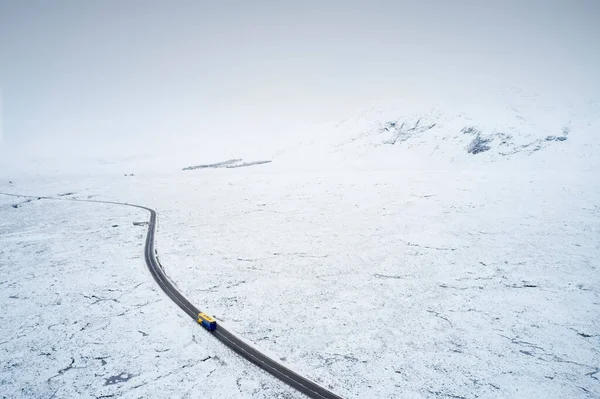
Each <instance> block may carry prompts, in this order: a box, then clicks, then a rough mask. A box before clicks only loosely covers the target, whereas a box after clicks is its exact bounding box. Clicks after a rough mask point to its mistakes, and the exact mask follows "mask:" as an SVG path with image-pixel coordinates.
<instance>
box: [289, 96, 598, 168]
mask: <svg viewBox="0 0 600 399" xmlns="http://www.w3.org/2000/svg"><path fill="white" fill-rule="evenodd" d="M503 100H506V98H504V97H502V98H501V99H500V101H496V102H492V103H476V104H469V103H461V102H456V103H455V104H453V105H452V106H448V105H439V106H435V107H431V108H426V107H422V106H420V105H417V104H411V103H409V102H406V101H405V102H403V103H402V104H400V105H397V106H393V107H383V108H370V109H367V110H363V111H359V112H357V113H356V114H354V115H353V116H351V117H348V118H347V119H345V120H343V121H341V122H338V123H335V124H331V125H328V126H321V127H319V129H316V130H315V131H313V132H310V133H309V134H308V136H309V137H310V138H309V139H306V140H302V141H301V142H299V143H298V146H297V147H294V148H289V149H288V151H285V152H283V153H282V155H281V158H283V159H282V161H289V159H294V160H295V161H302V160H307V159H311V158H312V157H314V158H316V159H318V160H320V161H321V162H323V163H331V162H333V163H335V162H340V161H342V162H349V163H357V162H358V163H359V164H361V165H369V164H370V165H372V166H375V165H379V166H385V167H389V168H392V169H393V168H400V169H404V168H409V169H412V168H425V169H427V168H431V167H434V168H439V167H455V166H460V165H462V166H474V165H481V164H489V163H496V162H500V163H503V164H505V165H509V164H512V163H520V162H523V159H527V158H528V157H531V159H529V160H526V161H525V162H534V163H537V164H539V165H542V164H546V163H548V162H550V163H552V162H553V161H554V160H556V161H558V159H560V165H554V166H555V167H564V166H565V162H567V163H569V164H571V165H572V166H577V167H592V166H594V165H598V162H599V157H598V155H599V154H600V151H599V150H600V146H599V145H598V137H599V136H598V135H599V134H600V102H598V101H586V102H582V103H581V104H579V105H566V104H556V103H555V104H551V103H544V102H543V101H542V99H541V98H535V97H532V98H531V97H525V98H521V97H515V96H514V95H513V96H512V97H511V99H510V101H503ZM285 158H288V159H285ZM557 158H558V159H557ZM510 161H513V162H510Z"/></svg>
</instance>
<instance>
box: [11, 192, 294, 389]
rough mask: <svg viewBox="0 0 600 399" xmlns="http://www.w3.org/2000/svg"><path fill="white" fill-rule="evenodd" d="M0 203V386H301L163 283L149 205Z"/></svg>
mask: <svg viewBox="0 0 600 399" xmlns="http://www.w3.org/2000/svg"><path fill="white" fill-rule="evenodd" d="M16 203H19V204H20V206H19V207H13V206H12V205H13V204H16ZM0 215H1V218H0V242H1V244H2V245H1V246H0V270H1V279H0V287H1V298H2V300H1V302H0V337H2V338H0V397H2V398H33V397H37V398H50V397H52V398H74V397H77V398H109V397H123V398H140V397H181V398H186V397H188V398H193V397H198V395H199V385H201V386H202V391H205V390H208V391H209V392H211V393H210V394H209V395H206V396H205V397H214V398H217V397H223V398H226V397H265V398H266V397H288V398H295V397H300V396H299V395H297V394H296V393H294V392H293V391H292V390H290V389H289V388H287V387H286V386H284V385H283V384H281V383H279V382H278V381H276V380H274V379H273V378H271V377H270V376H268V375H267V374H265V373H262V372H261V371H258V370H257V369H256V368H255V367H254V366H251V365H249V364H247V363H246V362H244V361H242V360H240V359H238V357H237V356H235V355H233V354H232V353H231V352H230V351H229V350H227V349H225V348H223V347H222V346H220V345H218V344H217V341H215V340H214V339H212V337H211V336H210V335H209V334H208V333H206V332H205V331H204V330H203V329H201V328H200V327H199V326H198V325H196V324H195V323H194V322H193V320H191V319H190V318H189V317H188V316H186V315H185V314H182V312H180V311H179V308H177V307H176V306H175V305H173V304H172V303H171V302H170V300H169V299H168V298H167V297H166V296H165V295H164V294H163V293H162V291H160V289H159V288H158V286H156V284H155V282H154V280H153V279H152V277H151V276H150V273H149V272H148V270H147V269H146V265H145V263H144V259H143V256H142V248H143V243H144V238H145V232H146V230H145V229H146V227H144V226H134V225H133V222H134V221H139V220H145V219H147V214H146V213H145V212H143V211H137V210H132V209H127V208H124V207H119V206H109V205H100V204H82V203H73V202H64V201H44V200H34V201H29V202H27V203H24V201H22V200H21V199H19V198H10V197H5V196H0Z"/></svg>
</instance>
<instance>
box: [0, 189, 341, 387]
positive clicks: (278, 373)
mask: <svg viewBox="0 0 600 399" xmlns="http://www.w3.org/2000/svg"><path fill="white" fill-rule="evenodd" d="M0 194H2V195H8V196H12V197H22V198H35V199H46V200H57V201H76V202H93V203H100V204H112V205H123V206H130V207H134V208H138V209H144V210H146V211H148V212H149V213H150V220H149V223H148V234H147V235H146V245H145V248H144V257H145V259H146V264H147V265H148V269H149V270H150V273H151V274H152V277H154V280H156V282H157V284H158V285H159V286H160V288H162V290H163V291H164V292H165V294H167V296H168V297H169V298H171V299H172V300H173V302H175V303H176V304H177V306H179V307H180V308H181V309H182V310H183V311H184V312H186V313H187V314H188V315H189V316H190V317H191V318H192V319H194V321H196V322H197V317H198V313H200V310H199V309H198V308H196V307H195V306H194V305H193V304H192V303H191V302H190V301H188V300H187V299H186V298H185V297H184V296H183V295H182V294H181V293H180V292H179V291H178V290H177V289H176V288H175V287H174V286H173V284H171V282H170V281H169V279H168V278H167V276H166V274H165V272H164V270H163V268H162V266H161V264H160V262H159V261H158V259H157V258H156V251H155V249H154V234H155V232H156V212H155V211H154V210H153V209H150V208H147V207H145V206H141V205H134V204H128V203H124V202H112V201H97V200H80V199H72V198H53V197H36V196H26V195H16V194H6V193H0ZM217 322H218V321H217ZM205 331H206V332H207V333H209V334H212V335H213V336H214V337H215V338H216V339H218V340H219V341H221V342H222V343H223V344H224V345H225V346H227V347H228V348H230V349H231V350H233V351H234V352H235V353H237V354H238V355H240V356H242V357H243V358H245V359H246V360H249V361H250V362H252V363H254V364H255V365H257V366H258V367H260V368H261V369H263V370H265V371H266V372H268V373H270V374H271V375H273V376H274V377H276V378H278V379H279V380H281V381H282V382H284V383H285V384H287V385H289V386H291V387H293V388H295V389H296V390H298V391H300V392H302V393H304V394H305V395H307V396H308V397H310V398H317V399H322V398H328V399H332V398H335V399H341V397H340V396H338V395H336V394H334V393H332V392H330V391H329V390H327V389H325V388H323V387H321V386H320V385H318V384H316V383H314V382H312V381H310V380H308V379H306V378H304V377H302V376H301V375H299V374H297V373H295V372H294V371H292V370H290V369H288V368H287V367H285V366H283V365H282V364H280V363H278V362H276V361H274V360H273V359H271V358H269V357H268V356H266V355H264V354H262V353H261V352H260V351H258V350H257V349H255V348H253V347H252V346H250V345H248V344H247V343H245V342H244V341H242V340H241V339H239V338H237V337H236V336H235V335H234V334H233V333H231V332H229V331H228V330H227V329H225V328H224V327H223V326H221V325H220V324H218V327H217V329H216V330H215V331H208V330H205Z"/></svg>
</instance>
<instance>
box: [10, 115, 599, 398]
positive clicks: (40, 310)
mask: <svg viewBox="0 0 600 399" xmlns="http://www.w3.org/2000/svg"><path fill="white" fill-rule="evenodd" d="M594 104H595V103H587V104H586V105H585V107H583V108H581V109H583V110H586V111H585V112H583V111H582V112H583V113H582V115H583V116H578V117H577V118H576V119H574V118H575V117H576V116H577V115H580V114H579V113H578V112H579V111H577V112H570V113H567V114H565V115H563V114H560V115H557V111H556V109H550V110H547V109H546V108H544V109H546V111H547V112H546V111H544V112H546V113H545V114H544V113H543V112H538V113H537V114H536V113H535V112H534V111H531V112H529V113H525V114H523V112H521V113H519V115H524V116H522V118H523V120H524V121H523V120H521V119H519V118H518V117H516V116H514V115H515V112H517V111H515V109H516V110H519V108H518V107H514V106H512V107H511V108H510V109H512V111H510V112H509V114H510V115H507V114H503V112H504V111H505V110H506V108H502V110H503V111H502V112H498V113H497V115H499V116H498V117H497V119H493V118H489V119H485V118H484V117H483V116H481V117H480V118H479V119H478V118H477V117H474V116H472V114H465V115H466V116H465V115H462V116H461V115H459V116H456V115H454V114H452V113H449V111H444V112H440V113H437V114H436V113H426V114H421V113H418V114H414V115H416V116H415V118H416V119H415V118H413V117H412V116H410V115H413V114H410V115H409V116H405V114H403V113H401V112H398V113H395V112H396V111H389V112H388V111H386V112H385V113H384V114H385V115H384V116H381V117H379V116H373V115H377V114H382V113H378V112H376V113H375V114H369V116H368V117H362V116H361V117H359V118H358V119H356V120H354V122H352V121H351V120H348V121H345V122H343V123H342V124H340V125H339V129H341V130H340V131H338V132H337V133H336V132H334V133H332V136H331V137H329V136H327V137H326V138H323V137H322V135H323V134H324V133H323V132H320V133H319V135H316V136H315V137H314V138H313V139H310V140H305V141H304V142H303V143H302V144H301V145H299V146H294V145H290V147H288V148H286V149H284V150H282V151H279V152H277V155H276V156H273V157H272V158H273V162H272V163H270V164H265V165H255V166H251V167H248V168H235V169H200V170H191V171H181V168H182V167H185V166H188V165H190V164H191V163H188V164H179V163H174V164H173V167H172V168H171V169H170V170H169V171H162V172H160V173H148V172H144V170H143V169H135V168H131V165H129V164H128V165H127V168H128V169H127V170H125V169H124V170H122V171H120V172H119V173H113V172H112V171H111V173H105V174H103V175H101V174H97V175H94V176H93V177H72V176H71V177H68V176H65V175H52V176H44V175H41V176H22V177H19V176H17V177H14V178H13V181H12V183H9V181H8V178H6V179H4V180H3V181H2V182H0V191H1V192H15V193H23V194H33V195H57V194H60V193H67V192H72V193H74V196H75V197H77V198H88V197H91V198H95V199H106V200H118V201H126V202H132V203H138V204H142V205H146V206H150V207H152V208H154V209H156V210H157V212H158V217H159V226H158V235H157V250H158V253H159V256H160V259H161V263H162V264H163V265H164V267H165V270H166V272H167V273H168V274H169V275H170V277H171V278H172V280H173V281H174V282H175V283H176V285H177V286H178V287H179V288H180V289H181V291H183V293H184V294H185V295H186V296H187V297H188V298H189V299H190V300H191V301H192V302H193V303H195V304H196V305H197V306H198V307H199V308H200V309H202V310H205V311H207V312H208V313H210V314H212V315H215V316H216V318H217V319H218V321H219V322H220V323H223V324H224V325H227V327H228V328H230V329H231V330H233V331H236V332H238V333H239V334H240V335H241V336H242V337H243V338H245V339H247V340H248V341H250V342H253V343H254V344H255V345H256V346H258V347H259V348H261V349H264V350H265V351H266V352H267V353H270V354H271V355H272V356H273V357H275V358H279V359H281V360H282V361H283V362H284V363H285V364H287V365H289V366H291V367H292V368H293V369H296V370H298V371H299V372H301V373H302V374H304V375H306V376H307V377H308V378H311V379H314V380H316V381H318V382H320V383H322V384H323V385H325V386H327V387H330V388H331V389H332V390H333V391H334V392H336V393H338V394H340V395H342V396H344V397H357V398H358V397H373V398H380V397H381V398H397V397H414V398H476V397H485V398H506V397H522V398H549V397H552V398H564V397H581V398H585V397H590V398H591V397H599V396H600V373H599V370H600V352H599V349H598V348H600V317H598V316H599V315H600V280H599V279H598V275H599V274H598V273H599V272H598V265H600V244H599V243H600V187H599V180H598V174H597V169H596V166H597V165H598V164H599V163H598V160H599V158H598V157H599V154H600V152H599V151H598V145H597V144H596V143H595V141H594V139H595V137H596V135H597V132H598V127H599V126H600V125H599V124H598V121H599V120H600V119H599V118H598V115H600V113H597V112H596V111H597V109H596V108H594V107H595V105H594ZM581 109H578V110H581ZM511 112H512V113H511ZM536 112H537V111H536ZM546 114H547V115H554V116H555V119H554V120H553V122H552V123H548V124H546V123H545V122H544V121H547V119H546V118H544V115H546ZM394 115H397V117H396V116H394ZM421 115H426V118H425V117H421ZM531 115H534V116H535V115H537V116H535V117H534V116H531ZM411 118H412V119H411ZM481 118H483V119H481ZM419 119H421V122H419V125H418V126H416V127H417V128H418V127H419V126H423V125H422V124H421V123H425V125H426V126H430V125H431V124H434V123H435V124H436V126H435V127H433V128H431V129H427V130H421V129H414V130H411V131H410V132H411V133H410V134H404V133H405V131H404V130H403V131H402V132H400V134H397V133H398V131H397V130H394V129H395V128H396V126H401V125H402V123H403V122H406V123H409V125H410V126H411V128H413V127H415V124H416V122H417V121H418V120H419ZM361 120H362V121H363V122H364V123H363V122H361ZM365 121H366V122H365ZM407 121H408V122H407ZM498 121H505V124H504V125H499V124H498V123H500V122H498ZM519 121H521V122H519ZM389 122H394V123H396V124H395V125H390V124H389ZM344 126H345V127H344ZM405 126H408V125H406V124H405ZM386 127H388V130H385V128H386ZM465 127H467V128H468V127H473V128H474V129H477V130H478V131H479V132H481V133H480V135H482V136H484V137H488V136H489V137H491V140H490V141H489V142H488V144H490V147H491V148H490V149H489V150H487V151H484V152H481V153H478V154H472V153H469V152H468V151H467V148H469V147H468V146H469V144H470V142H471V141H472V140H473V138H474V136H476V135H477V133H476V132H475V133H474V132H473V131H467V132H463V131H462V129H463V128H465ZM390 129H391V130H393V131H390ZM394 132H395V133H394ZM415 132H416V133H418V134H416V135H415V134H414V133H415ZM502 134H506V136H502ZM508 135H510V136H511V138H510V139H508V138H507V137H508ZM492 136H493V137H492ZM549 136H555V137H567V139H566V140H562V141H561V140H555V139H552V140H549V139H547V138H548V137H549ZM394 137H397V138H400V140H399V141H398V140H396V141H397V142H394V143H391V142H390V140H391V139H394ZM502 138H504V139H506V140H507V142H510V145H509V144H502ZM530 143H537V144H531V145H530ZM538 145H539V147H540V148H539V149H537V150H533V149H534V148H536V146H538ZM503 146H504V147H510V149H511V150H510V151H506V150H505V149H503ZM523 146H525V147H523ZM513 150H516V151H513ZM410 154H412V155H410ZM414 154H417V155H414ZM244 156H245V155H244ZM313 156H314V157H313ZM226 159H228V158H227V157H223V158H222V159H221V161H223V160H226ZM260 159H266V158H260ZM217 161H219V159H206V160H204V159H197V160H196V161H195V163H194V164H208V163H213V162H217ZM131 172H135V175H134V176H130V175H129V174H131ZM124 174H127V176H125V175H124ZM0 200H1V201H2V202H0V204H2V206H1V208H0V216H1V219H0V222H1V224H0V226H1V227H0V234H1V235H0V240H1V243H2V245H1V247H0V251H2V252H0V255H1V258H0V260H1V261H2V263H1V267H2V274H3V278H2V282H1V284H2V287H3V288H2V293H3V299H2V316H1V317H2V318H3V319H2V320H3V323H2V326H1V327H0V328H1V329H2V336H5V337H13V338H12V339H10V338H9V339H4V340H3V342H2V345H1V346H0V349H1V350H2V352H1V353H2V355H1V358H0V360H1V362H2V363H1V364H2V369H1V371H0V372H1V373H2V374H1V375H0V378H1V380H2V384H0V389H1V390H2V392H0V394H2V395H6V396H10V397H13V396H16V397H19V396H20V397H29V396H32V395H34V396H35V395H38V396H45V395H47V394H50V395H52V393H54V392H55V391H56V397H72V396H73V395H76V394H77V393H83V394H84V395H89V396H101V395H110V394H121V393H125V394H126V395H129V396H131V397H139V396H151V397H164V396H182V397H185V396H189V397H200V396H202V395H203V394H201V393H200V390H202V391H203V392H209V393H208V397H256V396H259V397H260V396H261V395H262V396H265V397H278V396H279V397H286V396H289V397H299V395H298V394H296V393H294V392H292V391H291V390H289V389H287V388H285V387H283V386H282V385H281V384H280V383H278V382H276V381H275V380H274V379H273V378H271V377H269V376H267V375H265V374H264V373H262V372H260V371H257V370H256V368H255V367H253V366H251V365H250V364H247V363H246V362H244V361H242V360H240V359H238V358H237V357H236V356H235V355H233V354H232V353H231V352H229V351H228V350H226V349H225V348H223V347H221V346H220V344H219V343H218V342H216V341H215V340H212V339H211V337H210V336H209V335H208V334H206V333H204V332H203V330H202V329H200V328H199V327H198V326H196V325H194V323H193V322H192V321H191V320H190V319H189V318H187V316H185V315H183V314H182V312H180V311H179V310H178V308H176V307H175V305H172V304H170V303H169V302H168V300H167V298H166V297H165V296H164V295H163V294H162V293H161V292H160V291H159V290H158V288H156V287H155V286H154V283H153V281H152V279H151V277H150V275H149V273H148V272H147V271H146V269H145V266H144V264H143V259H142V257H141V246H142V244H143V234H144V228H143V227H134V226H133V225H132V222H133V221H137V220H143V219H145V218H146V215H144V214H143V213H142V212H137V211H131V210H127V209H123V208H119V207H109V206H101V205H91V204H75V203H68V202H44V201H32V202H29V203H26V204H23V205H22V206H19V207H17V208H13V207H12V206H11V205H13V204H16V203H18V202H19V200H17V199H15V198H4V197H3V198H0ZM113 225H117V227H112V226H113ZM87 323H89V324H87ZM142 332H143V333H142ZM146 334H147V335H146ZM45 353H48V354H45ZM208 356H211V358H210V359H209V360H207V361H202V360H203V359H205V358H206V357H208ZM97 358H98V359H97ZM102 358H106V359H102ZM73 359H74V360H73ZM105 362H106V363H105ZM69 366H71V367H70V368H69ZM63 369H67V370H65V371H62V372H61V370H63ZM120 375H125V376H126V377H129V376H133V377H132V378H131V379H129V380H127V381H119V380H118V379H117V380H115V379H111V378H112V377H114V376H120ZM124 379H126V378H124ZM113 382H115V383H113ZM5 392H6V393H5Z"/></svg>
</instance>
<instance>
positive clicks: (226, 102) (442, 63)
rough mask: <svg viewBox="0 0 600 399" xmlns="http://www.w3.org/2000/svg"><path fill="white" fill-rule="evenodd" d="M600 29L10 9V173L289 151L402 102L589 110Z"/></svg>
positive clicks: (430, 16)
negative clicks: (523, 102)
mask: <svg viewBox="0 0 600 399" xmlns="http://www.w3.org/2000/svg"><path fill="white" fill-rule="evenodd" d="M599 15H600V6H599V5H598V3H597V2H594V1H576V2H568V1H528V2H521V1H505V2H494V3H491V2H479V1H463V2H460V3H453V4H450V3H449V2H445V1H428V2H419V3H415V2H411V1H380V2H376V3H372V2H361V1H350V2H342V1H330V2H316V1H306V2H301V3H286V2H271V1H268V2H265V1H262V2H252V3H248V2H234V3H227V4H226V5H225V4H217V3H214V2H183V3H180V4H178V5H177V6H173V5H170V4H165V3H162V2H157V1H150V2H145V1H144V2H142V1H132V2H126V3H122V2H113V1H109V2H99V1H92V2H85V3H72V2H62V1H58V2H52V3H45V2H35V1H34V2H4V3H3V4H2V5H0V50H1V51H0V54H1V58H0V68H1V69H0V84H1V87H2V92H3V103H4V121H3V128H4V129H3V131H4V134H3V136H4V137H3V141H2V162H3V165H4V166H3V167H4V168H8V165H7V162H8V160H10V162H9V163H10V165H13V166H12V167H11V169H15V165H18V166H16V169H17V170H19V168H23V167H26V164H30V162H31V161H32V160H46V161H49V160H54V162H55V163H56V162H58V161H60V162H67V161H68V162H69V164H77V163H78V162H84V163H86V162H95V161H94V160H95V159H104V160H108V159H109V158H115V159H117V160H119V159H131V157H137V158H139V157H150V158H155V157H159V156H160V157H162V158H163V159H165V158H167V159H173V160H177V159H180V158H181V157H185V158H190V159H191V158H193V157H202V156H210V155H213V156H215V157H216V155H217V154H219V156H220V154H222V157H227V156H233V157H237V156H243V155H244V154H240V153H248V152H258V153H271V152H277V151H278V149H279V148H283V147H286V146H287V145H289V144H290V143H291V142H294V140H296V138H298V137H301V136H303V135H304V134H305V133H306V131H308V130H314V126H315V125H323V124H327V123H331V124H333V123H337V122H339V121H341V120H344V119H346V118H348V117H349V116H352V115H355V114H356V113H359V112H362V110H364V109H372V108H373V107H375V108H381V107H383V108H385V107H387V106H389V104H393V103H396V102H397V101H398V100H402V101H405V102H410V103H411V104H420V105H423V106H427V107H435V106H438V105H440V104H442V105H443V104H446V105H452V106H454V107H455V108H460V106H461V105H462V104H465V105H467V106H470V105H472V104H485V106H488V107H493V106H496V107H504V106H506V105H510V102H511V101H512V98H511V96H510V95H509V97H506V93H514V91H515V90H517V91H519V92H520V93H524V95H526V96H530V97H534V98H540V99H542V100H543V102H544V103H549V104H553V105H555V106H556V107H558V108H561V107H562V108H564V107H568V106H572V105H573V104H574V105H575V106H578V105H579V104H586V103H587V101H589V100H594V99H597V97H598V93H600V76H599V75H598V73H597V71H598V70H600V51H599V48H598V39H597V38H598V37H600V28H599V25H598V24H597V23H596V22H595V21H597V20H598V16H599ZM199 161H200V160H199ZM207 161H212V159H209V160H207ZM107 162H108V161H107ZM165 162H168V161H165ZM23 164H25V166H24V165H23Z"/></svg>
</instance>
